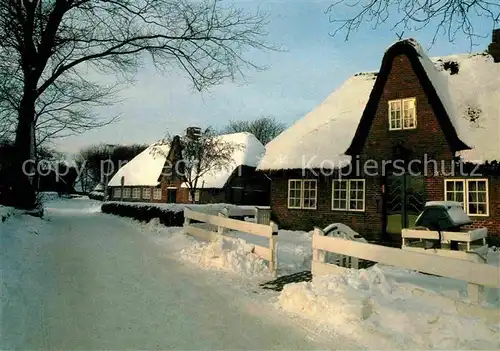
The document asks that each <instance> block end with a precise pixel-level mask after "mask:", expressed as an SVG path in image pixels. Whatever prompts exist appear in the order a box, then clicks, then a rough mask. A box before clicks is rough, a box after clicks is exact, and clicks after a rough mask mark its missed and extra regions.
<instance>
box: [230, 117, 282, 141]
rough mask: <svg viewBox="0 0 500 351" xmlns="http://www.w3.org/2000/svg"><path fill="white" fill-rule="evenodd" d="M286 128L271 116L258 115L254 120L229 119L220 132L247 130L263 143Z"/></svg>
mask: <svg viewBox="0 0 500 351" xmlns="http://www.w3.org/2000/svg"><path fill="white" fill-rule="evenodd" d="M285 129H286V124H285V123H282V122H279V121H277V120H276V119H275V118H273V117H260V118H258V119H256V120H254V121H231V122H229V125H227V126H226V127H225V128H224V129H223V130H222V132H223V133H240V132H249V133H252V134H253V135H255V137H256V138H257V139H258V140H259V141H260V142H261V143H262V144H264V145H266V144H267V143H269V142H270V141H271V140H273V139H274V138H276V137H277V136H278V135H279V134H281V132H283V131H284V130H285Z"/></svg>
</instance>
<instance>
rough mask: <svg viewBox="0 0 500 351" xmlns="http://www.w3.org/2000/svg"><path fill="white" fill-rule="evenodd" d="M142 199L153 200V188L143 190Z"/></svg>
mask: <svg viewBox="0 0 500 351" xmlns="http://www.w3.org/2000/svg"><path fill="white" fill-rule="evenodd" d="M142 198H143V199H147V200H149V199H151V188H142Z"/></svg>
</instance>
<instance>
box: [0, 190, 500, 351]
mask: <svg viewBox="0 0 500 351" xmlns="http://www.w3.org/2000/svg"><path fill="white" fill-rule="evenodd" d="M99 206H100V203H99V202H93V201H89V200H84V201H82V200H81V199H75V200H58V201H54V202H52V203H49V205H48V207H49V208H48V209H47V211H46V213H47V219H46V220H40V219H37V218H32V217H27V216H22V217H20V216H13V217H11V218H9V220H8V221H7V222H5V223H3V224H2V223H0V230H1V231H2V233H1V240H2V257H1V268H2V297H1V298H2V325H3V326H6V327H4V328H3V330H2V337H1V340H2V343H1V345H0V347H1V348H2V349H3V348H7V349H10V348H43V349H47V348H69V349H74V348H79V349H125V348H127V349H145V348H161V349H166V348H175V349H200V348H204V349H318V348H319V349H363V348H365V349H403V348H404V349H409V348H411V349H429V348H438V349H470V348H483V349H484V348H486V349H499V348H500V339H499V337H498V335H499V333H500V321H499V319H498V318H499V317H500V309H499V295H498V291H493V290H491V291H487V293H488V301H489V303H490V304H489V305H488V306H485V307H477V306H476V307H474V306H470V305H468V304H467V303H466V302H465V300H466V298H465V297H464V296H463V292H464V288H465V285H464V283H463V282H458V281H455V280H452V279H445V278H439V277H431V276H428V275H423V274H418V273H415V272H410V271H405V270H401V269H396V268H393V267H384V266H379V265H377V266H375V267H373V268H370V269H368V270H359V271H354V270H349V271H347V272H346V274H344V275H343V276H323V277H315V278H314V280H313V282H311V283H297V284H289V285H287V286H286V287H285V289H284V290H283V292H281V293H279V292H274V291H268V290H262V289H261V288H259V283H262V282H265V281H268V280H270V279H272V278H271V276H270V273H269V272H268V270H267V267H266V264H265V262H263V261H262V260H260V259H259V258H258V257H257V256H255V254H253V252H252V244H260V245H264V246H266V245H267V242H266V240H265V239H264V238H259V237H255V236H250V235H248V234H244V233H238V232H230V233H229V235H230V236H231V237H233V238H224V239H221V240H219V241H216V242H214V243H202V242H199V241H197V240H196V239H194V238H192V237H190V236H187V235H185V234H184V232H183V231H182V228H167V227H164V226H162V225H159V224H158V222H157V221H155V220H153V221H151V222H150V223H148V224H141V223H139V222H136V221H133V220H131V219H127V218H121V217H114V216H110V215H104V214H101V213H99ZM242 239H244V240H246V242H244V241H243V240H242ZM4 248H5V249H4ZM489 259H490V262H491V263H492V264H497V265H499V264H500V253H499V252H494V251H491V252H490V255H489ZM278 260H279V274H280V275H281V274H286V273H293V272H298V271H302V270H305V269H308V268H309V267H310V260H311V233H305V232H292V231H280V232H279V235H278Z"/></svg>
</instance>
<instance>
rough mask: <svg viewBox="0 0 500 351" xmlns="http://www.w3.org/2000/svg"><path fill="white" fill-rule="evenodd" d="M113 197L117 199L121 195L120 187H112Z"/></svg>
mask: <svg viewBox="0 0 500 351" xmlns="http://www.w3.org/2000/svg"><path fill="white" fill-rule="evenodd" d="M113 197H114V198H116V199H119V198H121V197H122V188H114V189H113Z"/></svg>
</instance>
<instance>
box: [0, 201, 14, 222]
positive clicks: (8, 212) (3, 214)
mask: <svg viewBox="0 0 500 351" xmlns="http://www.w3.org/2000/svg"><path fill="white" fill-rule="evenodd" d="M14 211H15V209H14V208H13V207H8V206H2V205H0V220H1V221H2V222H4V221H5V220H7V218H8V217H10V216H12V214H13V213H14Z"/></svg>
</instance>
